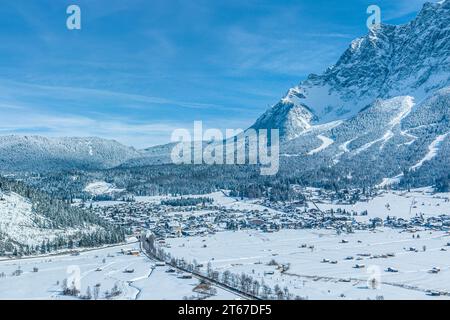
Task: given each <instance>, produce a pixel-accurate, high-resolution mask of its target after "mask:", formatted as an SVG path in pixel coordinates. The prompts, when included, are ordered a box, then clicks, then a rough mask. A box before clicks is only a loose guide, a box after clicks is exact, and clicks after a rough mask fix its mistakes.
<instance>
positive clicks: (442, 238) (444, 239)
mask: <svg viewBox="0 0 450 320" xmlns="http://www.w3.org/2000/svg"><path fill="white" fill-rule="evenodd" d="M417 235H420V238H419V239H417V238H413V235H412V234H411V233H407V232H400V230H393V229H381V230H379V231H376V232H370V231H359V232H357V233H355V234H350V235H336V233H335V232H334V231H331V230H283V231H280V232H278V233H262V232H259V231H238V232H222V233H217V234H215V235H211V236H208V237H196V238H187V239H186V238H184V239H169V240H168V243H169V244H170V245H171V249H169V252H170V253H171V254H172V255H174V256H177V257H184V258H186V259H187V260H191V261H192V260H193V259H196V260H197V261H198V262H199V263H203V264H205V265H206V264H207V263H208V262H211V263H212V266H213V268H215V269H217V270H218V271H220V272H224V271H225V270H230V271H231V272H233V273H237V274H240V273H242V272H244V273H247V274H249V275H252V276H253V277H254V278H257V279H259V280H261V281H262V280H264V281H265V283H266V284H270V285H271V286H274V285H275V284H278V285H279V286H281V287H282V288H283V287H285V286H286V287H288V288H289V290H290V292H291V293H293V294H295V295H299V296H301V297H304V298H309V299H367V298H370V299H376V298H377V297H383V298H384V299H436V298H437V299H439V298H441V299H442V298H450V296H441V297H433V296H431V295H430V293H429V292H427V291H428V290H431V291H443V292H450V252H449V251H450V247H447V243H448V242H450V235H449V234H446V233H444V232H429V231H422V232H418V233H417ZM305 245H306V247H304V246H305ZM205 246H206V247H205ZM310 246H314V248H313V249H311V248H310ZM413 249H417V251H418V252H416V251H410V250H413ZM424 249H425V251H423V250H424ZM441 250H449V251H441ZM369 254H370V256H369ZM388 254H389V255H392V254H393V255H395V256H393V257H384V258H381V257H379V258H377V255H380V256H381V255H388ZM350 257H351V258H352V259H351V260H350ZM347 258H348V259H349V260H346V259H347ZM272 259H274V260H275V261H276V262H277V263H279V264H290V269H289V270H288V271H287V272H285V273H284V274H282V273H281V272H280V271H279V270H277V268H276V267H275V266H269V265H268V263H269V261H271V260H272ZM324 259H325V261H326V262H323V260H324ZM357 264H360V265H361V266H364V267H362V268H360V269H357V268H355V266H356V265H357ZM388 268H392V269H393V270H394V271H398V272H387V269H388ZM433 268H440V270H441V271H440V272H439V273H437V274H432V273H430V271H431V270H432V269H433ZM268 272H269V273H271V272H273V273H274V274H273V275H270V274H268ZM373 277H375V278H377V279H379V280H378V282H379V287H378V288H377V289H372V288H370V287H371V286H370V285H368V280H369V279H371V278H373Z"/></svg>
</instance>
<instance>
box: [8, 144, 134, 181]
mask: <svg viewBox="0 0 450 320" xmlns="http://www.w3.org/2000/svg"><path fill="white" fill-rule="evenodd" d="M139 155H140V154H139V152H138V151H136V150H135V149H133V148H130V147H126V146H124V145H121V144H120V143H118V142H116V141H113V140H104V139H100V138H45V137H40V136H15V135H12V136H0V171H2V172H8V171H48V170H60V169H106V168H112V167H115V166H118V165H120V164H122V163H123V162H125V161H127V160H129V159H132V158H134V157H138V156H139Z"/></svg>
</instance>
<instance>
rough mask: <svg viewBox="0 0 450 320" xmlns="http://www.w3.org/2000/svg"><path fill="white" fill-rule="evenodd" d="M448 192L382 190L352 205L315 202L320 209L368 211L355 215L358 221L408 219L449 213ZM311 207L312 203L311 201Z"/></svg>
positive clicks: (449, 194) (449, 196) (449, 197)
mask: <svg viewBox="0 0 450 320" xmlns="http://www.w3.org/2000/svg"><path fill="white" fill-rule="evenodd" d="M449 199H450V193H436V194H434V193H432V192H429V191H428V190H422V189H417V190H411V192H403V191H383V192H382V193H381V194H380V195H378V196H377V197H375V198H373V199H371V200H369V201H367V202H357V203H356V204H353V205H346V204H337V203H324V202H322V203H316V204H317V205H318V206H319V208H320V209H321V210H329V209H335V210H336V209H338V208H341V209H345V210H346V211H350V212H351V211H355V212H358V213H360V212H363V211H366V210H367V212H368V215H367V216H358V217H355V219H356V220H359V221H368V220H369V219H372V218H381V219H386V218H387V217H388V216H390V217H397V218H404V219H410V218H413V217H415V216H416V215H420V214H423V215H424V216H425V217H431V216H439V215H442V214H448V215H450V201H449ZM310 206H311V207H312V206H313V204H312V203H311V204H310Z"/></svg>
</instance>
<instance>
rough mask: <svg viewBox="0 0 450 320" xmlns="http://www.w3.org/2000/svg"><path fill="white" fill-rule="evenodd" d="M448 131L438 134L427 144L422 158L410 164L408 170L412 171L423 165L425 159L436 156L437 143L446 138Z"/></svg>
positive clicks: (429, 159) (431, 158) (428, 159)
mask: <svg viewBox="0 0 450 320" xmlns="http://www.w3.org/2000/svg"><path fill="white" fill-rule="evenodd" d="M449 133H450V132H447V133H446V134H443V135H440V136H438V137H437V138H436V139H435V140H434V141H433V142H432V143H431V144H430V145H429V146H428V153H427V154H426V155H425V157H423V159H422V160H420V161H419V162H418V163H417V164H415V165H414V166H412V167H411V168H410V170H412V171H414V170H417V169H419V168H420V167H422V166H423V164H424V163H425V162H427V161H431V160H433V159H434V157H436V155H437V153H438V151H439V145H440V144H441V143H442V142H443V141H444V140H445V138H447V136H448V134H449Z"/></svg>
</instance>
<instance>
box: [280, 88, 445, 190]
mask: <svg viewBox="0 0 450 320" xmlns="http://www.w3.org/2000/svg"><path fill="white" fill-rule="evenodd" d="M449 106H450V88H444V89H442V90H439V91H438V92H436V93H435V94H434V95H432V96H431V97H429V98H427V99H425V100H424V101H422V102H419V103H417V104H416V103H415V101H414V99H413V98H412V97H409V96H406V97H396V98H392V99H388V100H377V101H376V102H374V103H373V104H371V105H369V106H368V107H366V108H364V109H363V110H362V111H361V112H359V113H358V114H357V115H355V116H354V117H352V118H350V119H349V120H346V121H343V122H341V123H338V124H337V125H335V126H331V127H330V126H323V125H322V126H315V127H312V128H311V129H309V130H307V131H305V132H304V133H302V134H301V135H300V136H299V137H298V138H296V139H294V140H291V141H288V142H286V143H284V144H283V145H282V147H281V152H282V159H283V164H284V166H285V167H286V168H289V170H292V168H297V169H296V170H298V171H299V173H298V174H299V175H305V174H306V175H308V174H309V175H311V174H314V172H319V171H320V170H322V169H324V168H325V169H326V170H328V171H329V176H327V174H326V173H323V172H322V174H323V175H324V176H322V177H320V176H318V177H316V179H317V181H322V182H323V181H327V180H331V179H333V178H334V179H335V180H336V181H339V180H347V183H349V184H353V183H355V184H358V183H366V184H367V185H375V184H380V183H381V186H385V185H388V184H392V183H402V181H403V184H413V185H416V186H425V185H433V184H434V182H435V181H434V179H436V178H438V177H443V176H445V174H446V173H447V174H448V173H449V172H450V161H449V160H450V159H449V158H450V152H449V147H450V139H449V133H450V121H449V120H450V107H449ZM327 140H329V141H328V144H327V145H326V147H322V148H321V146H324V141H327ZM330 141H332V143H330ZM313 151H315V152H313ZM308 172H309V173H308ZM408 179H410V180H408Z"/></svg>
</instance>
